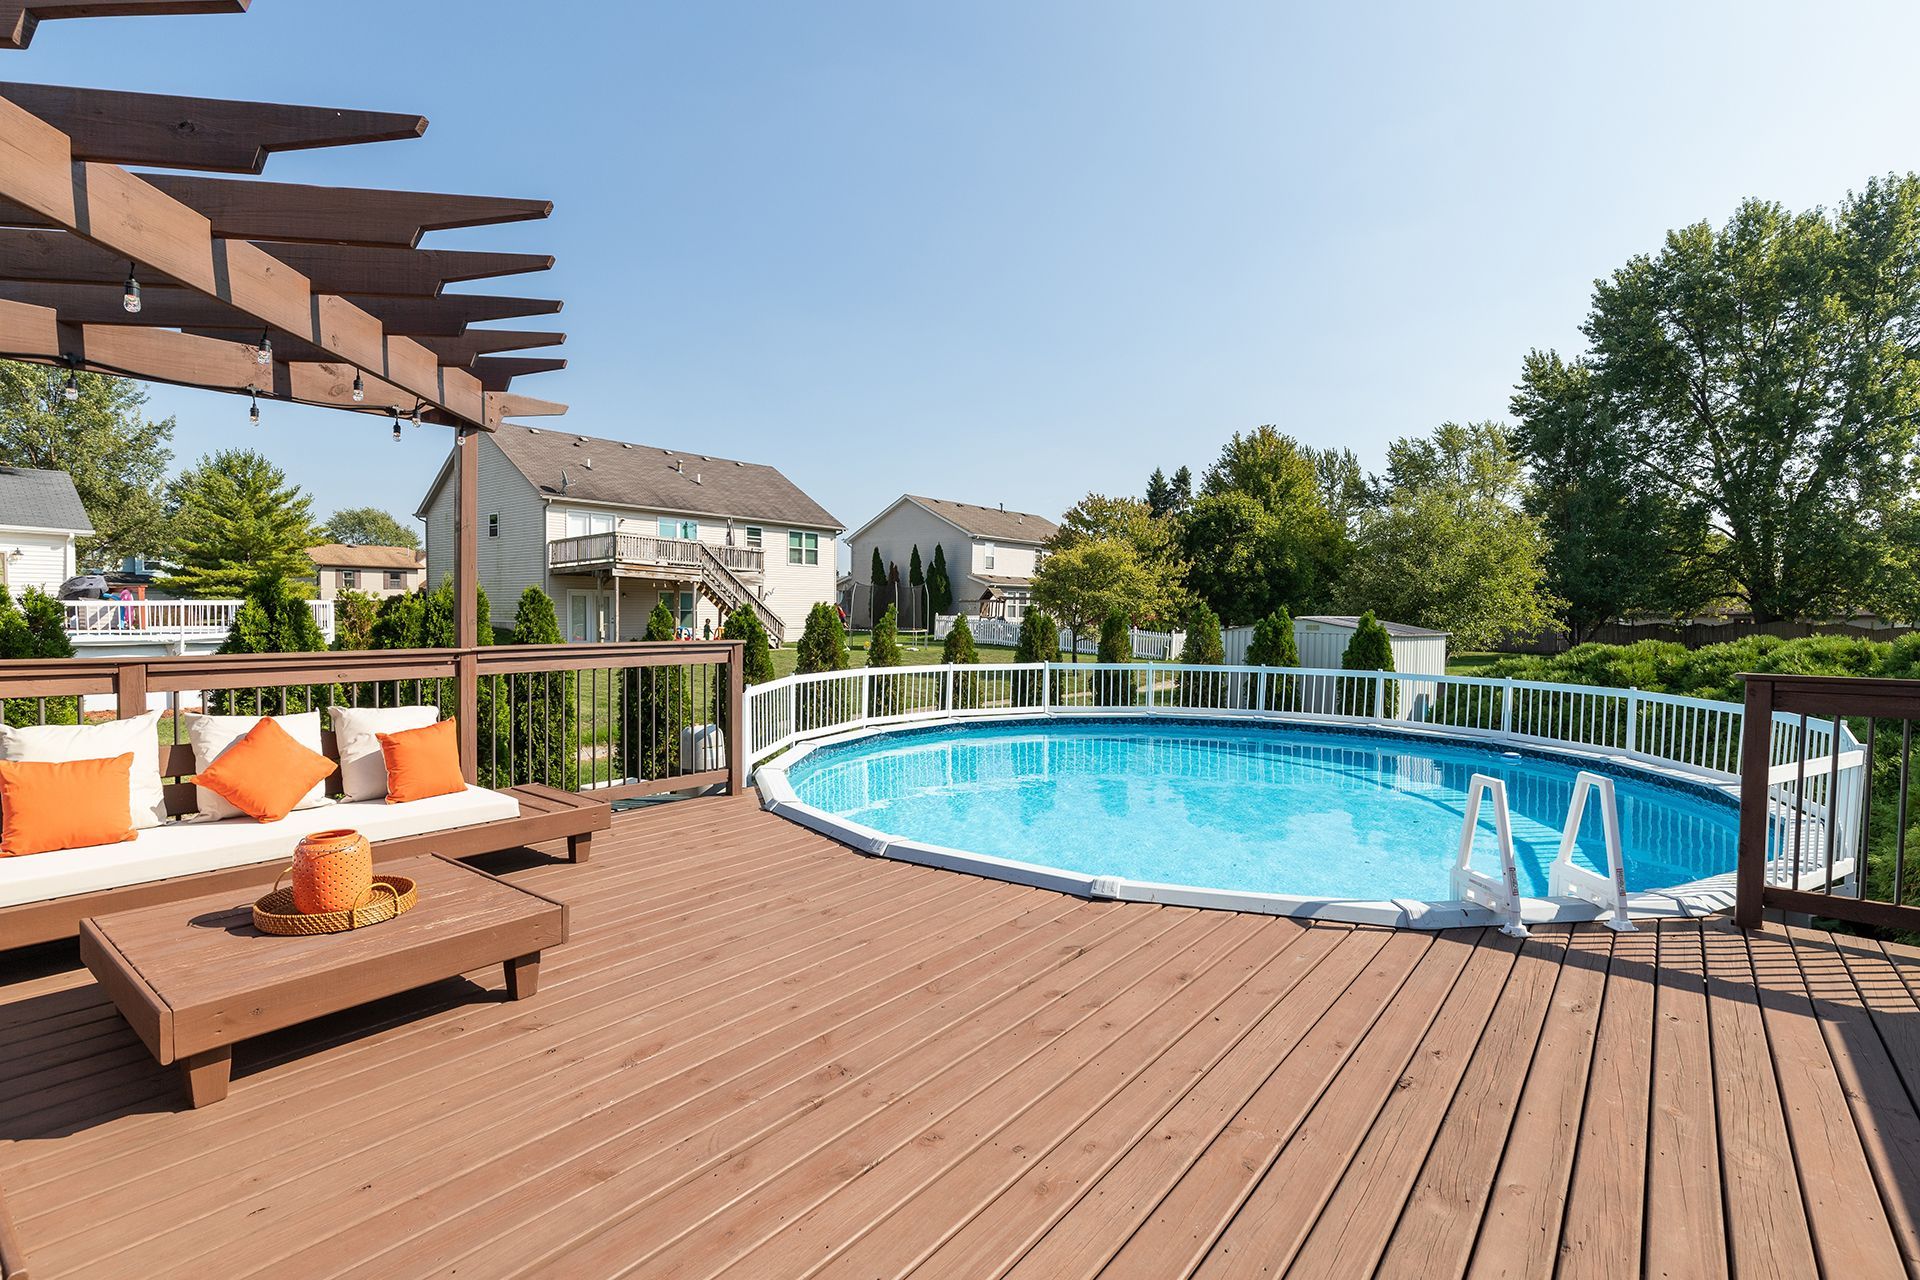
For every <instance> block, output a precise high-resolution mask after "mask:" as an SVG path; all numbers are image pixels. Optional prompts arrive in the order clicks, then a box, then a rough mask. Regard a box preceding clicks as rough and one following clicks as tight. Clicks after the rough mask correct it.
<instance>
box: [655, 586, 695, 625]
mask: <svg viewBox="0 0 1920 1280" xmlns="http://www.w3.org/2000/svg"><path fill="white" fill-rule="evenodd" d="M660 603H661V604H664V605H665V606H667V612H669V613H671V614H672V615H673V625H674V626H676V627H679V628H680V629H681V630H682V631H691V630H693V592H691V591H682V592H680V594H678V595H675V594H674V593H673V592H671V591H662V592H661V593H660Z"/></svg>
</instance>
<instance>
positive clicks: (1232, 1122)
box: [0, 798, 1920, 1280]
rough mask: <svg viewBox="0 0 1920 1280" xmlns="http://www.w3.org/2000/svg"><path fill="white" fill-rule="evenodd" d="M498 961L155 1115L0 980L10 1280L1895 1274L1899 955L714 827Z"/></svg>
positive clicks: (578, 875) (669, 845)
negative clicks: (528, 989)
mask: <svg viewBox="0 0 1920 1280" xmlns="http://www.w3.org/2000/svg"><path fill="white" fill-rule="evenodd" d="M483 865H485V866H486V867H487V868H488V869H489V870H492V871H495V872H499V873H502V874H507V875H510V876H512V877H513V878H515V879H517V880H524V882H525V883H528V884H529V885H531V886H533V887H536V888H538V889H539V890H540V891H541V892H543V893H547V894H550V895H553V896H556V897H560V898H564V899H566V900H567V901H568V902H569V903H570V905H571V908H572V912H573V929H574V933H573V940H572V941H570V942H569V943H568V944H567V945H565V946H564V947H561V948H558V949H556V950H554V951H552V952H551V953H549V955H548V958H547V964H546V972H545V974H544V975H543V986H542V990H541V991H540V994H539V995H538V996H537V997H536V998H535V999H533V1000H531V1001H529V1002H526V1003H520V1004H508V1003H505V1002H504V999H503V992H502V990H501V985H500V977H499V973H498V970H497V969H496V970H490V971H487V972H485V973H482V974H479V975H476V976H475V978H474V979H472V980H469V979H456V980H454V981H451V982H444V983H439V984H436V985H434V986H431V987H427V988H423V989H421V990H418V991H415V992H412V993H409V994H408V995H406V996H403V997H397V998H394V999H389V1000H385V1001H381V1002H379V1003H377V1004H372V1005H367V1006H364V1007H362V1008H360V1009H357V1010H354V1011H352V1012H351V1013H347V1014H342V1015H338V1016H334V1017H331V1018H327V1019H323V1020H321V1021H318V1022H314V1023H310V1024H307V1025H305V1026H303V1027H299V1028H296V1029H293V1030H290V1031H286V1032H281V1033H277V1034H275V1035H271V1036H266V1037H263V1038H261V1039H259V1040H256V1041H252V1042H249V1043H247V1044H244V1045H242V1046H241V1047H240V1049H239V1050H238V1051H237V1053H236V1060H235V1080H234V1085H233V1093H232V1096H231V1097H229V1098H228V1099H227V1100H226V1101H225V1102H222V1103H220V1104H218V1105H216V1106H213V1107H210V1108H207V1109H205V1110H202V1111H198V1112H193V1111H187V1110H184V1109H183V1103H182V1101H181V1098H180V1096H179V1094H178V1092H177V1089H178V1083H177V1078H176V1075H175V1073H174V1072H173V1071H171V1070H168V1069H163V1068H160V1067H158V1066H156V1065H155V1064H154V1063H153V1061H152V1060H151V1059H150V1058H149V1057H148V1055H147V1053H146V1051H145V1050H144V1049H143V1048H142V1047H141V1045H140V1044H139V1043H138V1042H137V1041H136V1040H135V1038H134V1037H133V1035H132V1033H131V1032H130V1031H128V1029H127V1028H126V1026H125V1025H124V1024H123V1023H122V1022H121V1021H120V1019H119V1017H118V1015H117V1014H116V1013H115V1012H114V1010H113V1008H112V1006H111V1005H110V1004H108V1003H106V1002H105V1000H104V998H103V997H102V996H101V995H100V994H99V992H98V990H97V988H95V987H94V985H93V984H92V982H91V980H90V978H89V977H88V975H87V973H86V971H85V970H84V969H79V968H78V967H77V963H76V960H75V957H74V952H73V949H72V948H71V947H65V946H63V947H53V948H42V949H39V950H36V951H32V952H25V953H16V954H13V955H9V956H5V957H0V1197H3V1200H0V1204H4V1207H5V1208H6V1209H7V1210H9V1211H10V1214H11V1217H12V1219H13V1221H14V1223H15V1225H16V1227H17V1231H18V1236H19V1238H20V1240H21V1241H22V1243H23V1244H24V1247H25V1251H26V1255H27V1260H28V1263H29V1264H30V1266H31V1274H32V1276H33V1277H34V1280H49V1278H51V1277H62V1276H85V1277H115V1276H142V1277H146V1276H156V1275H189V1274H202V1273H217V1274H222V1275H228V1276H242V1275H254V1274H271V1275H274V1276H344V1275H358V1276H409V1277H411V1276H424V1275H454V1274H458V1275H461V1276H509V1275H539V1276H596V1277H597V1276H614V1275H633V1276H647V1277H653V1276H688V1277H693V1276H711V1275H718V1274H721V1273H723V1272H724V1273H725V1274H726V1275H728V1276H733V1277H745V1276H768V1277H774V1276H778V1277H783V1278H786V1277H798V1276H810V1275H815V1274H818V1275H823V1276H850V1277H851V1276H860V1277H870V1276H891V1275H902V1274H907V1273H915V1274H921V1275H928V1276H959V1277H968V1278H969V1280H973V1278H975V1277H990V1276H1000V1275H1006V1274H1011V1275H1016V1276H1022V1277H1034V1278H1046V1280H1054V1278H1056V1277H1070V1276H1094V1275H1107V1276H1127V1277H1132V1276H1139V1277H1153V1278H1154V1280H1159V1278H1161V1277H1171V1276H1181V1275H1187V1274H1198V1275H1202V1276H1209V1277H1211V1276H1229V1275H1254V1274H1260V1275H1282V1274H1289V1275H1299V1276H1310V1277H1321V1276H1342V1275H1354V1276H1360V1275H1374V1274H1381V1275H1420V1276H1443V1275H1461V1274H1465V1273H1467V1272H1468V1271H1469V1270H1472V1271H1475V1272H1479V1271H1483V1270H1484V1271H1497V1272H1502V1273H1505V1274H1511V1275H1520V1276H1536V1275H1548V1274H1554V1273H1555V1272H1556V1269H1557V1273H1558V1274H1560V1275H1562V1276H1578V1275H1592V1276H1608V1277H1618V1276H1628V1275H1640V1274H1645V1275H1670V1276H1711V1275H1725V1274H1732V1273H1734V1272H1737V1273H1738V1274H1741V1275H1755V1274H1762V1273H1771V1274H1782V1275H1790V1276H1800V1275H1815V1274H1823V1275H1828V1276H1847V1277H1868V1276H1883V1275H1884V1276H1895V1275H1905V1274H1907V1273H1908V1268H1909V1266H1910V1265H1912V1264H1913V1263H1914V1262H1915V1261H1916V1260H1920V1119H1916V1112H1915V1108H1914V1102H1913V1098H1914V1090H1915V1089H1916V1087H1920V1004H1916V995H1917V994H1920V953H1914V952H1910V951H1907V950H1904V949H1900V948H1894V947H1882V946H1880V945H1878V944H1874V943H1870V942H1863V941H1861V940H1859V939H1852V938H1839V937H1831V936H1829V935H1826V934H1823V933H1812V932H1796V933H1784V932H1781V931H1779V930H1772V931H1769V932H1768V933H1766V934H1764V935H1758V936H1754V937H1751V938H1749V937H1746V936H1743V935H1741V934H1740V933H1738V932H1735V931H1733V930H1732V929H1730V928H1728V927H1726V926H1724V925H1722V924H1720V923H1718V922H1709V923H1707V924H1706V925H1704V926H1702V925H1700V924H1696V923H1681V924H1669V925H1663V926H1661V927H1660V928H1659V929H1658V930H1654V929H1651V928H1649V929H1646V930H1643V931H1642V932H1640V933H1635V934H1626V935H1620V936H1617V937H1616V936H1615V935H1613V934H1611V933H1609V932H1608V931H1606V930H1605V929H1602V928H1599V927H1597V926H1581V927H1577V928H1573V929H1560V930H1539V931H1537V932H1536V935H1535V937H1534V938H1533V939H1532V940H1530V941H1528V942H1526V943H1525V944H1524V945H1523V944H1519V943H1516V942H1514V941H1512V940H1510V939H1507V938H1503V937H1501V936H1500V935H1499V934H1498V933H1494V932H1491V931H1482V930H1461V931H1455V932H1449V933H1438V934H1431V933H1392V932H1389V931H1384V930H1377V929H1369V928H1359V927H1350V926H1345V925H1337V924H1332V925H1330V924H1304V923H1300V922H1296V921H1293V920H1288V919H1276V918H1267V917H1256V916H1241V915H1231V914H1225V913H1215V912H1198V911H1192V910H1187V909H1183V908H1169V907H1155V906H1146V905H1139V904H1116V903H1095V902H1084V901H1080V900H1077V899H1072V898H1066V897H1061V896H1058V895H1054V894H1050V893H1046V892H1043V891H1039V890H1034V889H1027V888H1022V887H1019V886H1014V885H1009V884H1003V883H999V882H995V881H987V880H977V879H973V878H970V877H966V876H961V875H955V874H951V873H947V872H942V871H936V870H930V869H926V868H920V867H914V866H908V865H904V864H899V863H892V862H886V861H878V860H872V859H868V858H865V857H862V856H860V855H857V854H854V853H851V852H849V851H847V850H845V849H843V848H841V847H839V846H837V845H835V844H832V843H831V842H829V841H827V840H825V839H823V838H821V837H819V836H816V835H813V834H812V833H809V832H807V831H804V830H802V829H801V828H798V827H795V826H792V825H790V824H788V823H785V822H783V821H780V820H779V819H775V818H772V817H769V816H766V815H764V814H762V813H761V812H760V811H759V810H758V809H757V808H756V807H755V806H754V805H753V803H752V802H751V800H750V799H725V798H720V799H711V800H697V801H688V802H684V803H680V804H675V805H663V806H657V807H654V808H651V809H647V810H643V811H638V812H634V813H630V814H625V815H622V816H620V817H618V818H617V819H616V821H615V826H614V829H613V831H612V832H611V833H610V835H609V837H607V838H606V839H605V842H604V849H603V850H602V849H596V853H595V858H594V861H593V862H592V863H591V864H589V865H587V866H581V867H575V866H570V865H567V864H564V863H560V862H556V861H553V860H551V859H548V858H545V857H543V856H540V855H538V854H530V853H519V854H514V855H506V856H501V857H497V858H494V859H490V860H487V861H485V862H484V863H483Z"/></svg>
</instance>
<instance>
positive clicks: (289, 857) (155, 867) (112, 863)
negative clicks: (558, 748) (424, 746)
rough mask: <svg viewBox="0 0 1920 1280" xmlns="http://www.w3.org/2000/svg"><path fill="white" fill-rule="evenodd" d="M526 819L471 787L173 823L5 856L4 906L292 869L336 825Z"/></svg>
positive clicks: (375, 834) (0, 864)
mask: <svg viewBox="0 0 1920 1280" xmlns="http://www.w3.org/2000/svg"><path fill="white" fill-rule="evenodd" d="M519 815H520V803H519V801H517V800H515V799H514V798H513V797H512V796H508V795H502V794H501V793H500V792H498V791H489V790H487V789H485V788H483V787H468V788H467V789H466V790H465V791H458V792H455V793H454V794H452V795H445V796H434V797H432V798H431V799H427V800H410V801H408V802H407V803H405V804H388V803H387V802H386V801H384V800H372V801H364V800H363V801H343V802H341V803H339V804H329V805H321V806H320V807H319V808H317V809H296V810H294V811H293V812H292V813H290V814H288V815H287V816H286V817H284V818H282V819H281V820H280V821H278V822H255V821H254V820H253V819H252V818H227V819H223V820H222V821H219V822H169V823H167V824H166V825H165V826H160V827H150V828H148V829H146V830H144V831H140V832H137V833H136V834H135V836H134V838H133V839H131V840H125V841H122V842H121V843H119V844H97V845H90V846H88V847H87V848H84V849H59V850H56V851H54V852H52V853H34V854H28V855H26V856H24V857H17V858H0V907H14V906H19V905H21V904H22V903H28V902H46V901H49V900H51V899H54V898H65V897H69V896H71V895H73V894H76V893H92V892H93V891H95V890H97V889H118V888H122V887H124V886H126V885H131V884H146V883H148V882H149V881H153V880H165V879H168V878H170V877H172V876H185V875H192V874H194V873H195V872H200V871H224V870H226V869H227V868H229V867H244V866H248V865H250V864H252V863H256V862H267V863H272V862H279V863H283V864H284V863H288V862H292V861H293V847H294V846H295V845H297V844H299V843H300V838H301V837H302V836H306V835H311V834H312V833H314V832H315V831H328V830H331V829H333V828H336V827H351V828H352V829H353V830H355V831H358V832H360V833H361V834H362V835H364V836H366V837H367V839H369V840H375V841H379V840H395V839H399V838H400V837H402V836H419V835H426V834H428V833H429V832H434V831H451V830H453V829H455V828H457V827H470V826H474V825H476V824H478V823H482V822H496V821H499V820H501V819H503V818H515V817H518V816H519Z"/></svg>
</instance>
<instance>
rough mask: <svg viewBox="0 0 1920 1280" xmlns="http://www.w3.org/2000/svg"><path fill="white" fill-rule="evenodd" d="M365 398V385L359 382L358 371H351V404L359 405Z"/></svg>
mask: <svg viewBox="0 0 1920 1280" xmlns="http://www.w3.org/2000/svg"><path fill="white" fill-rule="evenodd" d="M366 398H367V384H366V383H364V382H362V381H360V371H359V370H358V369H355V370H354V371H353V402H354V403H355V404H359V403H360V402H361V401H363V400H365V399H366Z"/></svg>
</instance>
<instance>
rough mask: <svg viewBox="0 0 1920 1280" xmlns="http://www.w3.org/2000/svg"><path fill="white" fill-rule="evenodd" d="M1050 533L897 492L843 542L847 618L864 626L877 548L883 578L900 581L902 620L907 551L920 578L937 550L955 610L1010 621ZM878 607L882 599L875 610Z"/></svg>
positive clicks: (1048, 526)
mask: <svg viewBox="0 0 1920 1280" xmlns="http://www.w3.org/2000/svg"><path fill="white" fill-rule="evenodd" d="M1058 531H1059V530H1058V526H1056V525H1055V524H1054V523H1053V521H1051V520H1049V519H1047V518H1046V517H1045V516H1036V515H1034V514H1032V513H1031V512H1026V511H1009V510H1007V509H1006V508H1005V507H1004V506H999V507H981V506H975V505H974V504H973V503H971V502H950V501H948V500H946V499H944V498H923V497H919V496H916V495H914V494H904V495H902V496H901V497H900V498H899V499H898V500H897V501H895V502H894V503H893V504H892V505H891V506H889V507H888V508H887V509H886V510H884V511H882V512H881V513H880V514H879V515H877V516H875V517H874V518H873V519H871V520H869V521H867V522H866V523H865V524H864V525H862V526H860V528H858V529H856V530H854V531H853V532H852V533H851V534H849V535H848V536H847V542H848V547H849V550H850V553H851V555H852V557H853V563H852V579H851V587H852V601H851V606H850V608H849V609H848V612H849V614H850V615H851V616H852V618H853V622H854V625H855V626H861V627H865V626H871V625H872V621H873V618H872V597H873V592H872V590H871V588H870V586H869V584H870V582H871V574H872V565H873V553H874V551H875V550H876V549H878V550H879V552H880V560H881V562H882V563H883V564H884V565H885V566H886V567H887V570H888V574H889V577H890V578H891V577H894V576H896V575H897V578H898V581H899V583H900V587H899V594H900V597H901V601H902V603H901V612H902V614H903V616H904V615H906V614H908V613H911V612H912V608H911V605H910V604H909V603H908V602H907V601H906V595H907V593H908V592H909V591H910V588H909V586H908V585H907V584H908V579H909V575H910V573H911V568H910V566H911V564H912V561H913V549H914V548H915V547H918V548H919V549H920V564H921V569H922V572H923V573H924V572H926V571H928V570H931V568H932V567H933V552H934V548H935V547H938V548H940V549H941V552H942V555H943V557H944V559H945V560H946V564H947V577H948V579H949V580H950V581H951V582H952V584H953V608H954V611H955V612H957V613H965V614H969V615H972V616H975V617H981V618H1007V619H1010V620H1013V621H1018V620H1019V619H1020V618H1021V617H1022V616H1024V615H1025V613H1026V611H1027V606H1028V603H1029V601H1030V600H1031V598H1032V592H1033V575H1034V571H1035V570H1036V569H1038V568H1039V567H1040V561H1041V558H1042V557H1043V556H1044V555H1045V553H1046V543H1047V540H1048V539H1050V538H1052V537H1053V535H1054V534H1055V533H1056V532H1058ZM885 607H886V602H885V601H882V603H881V608H882V609H883V610H884V609H885Z"/></svg>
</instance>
